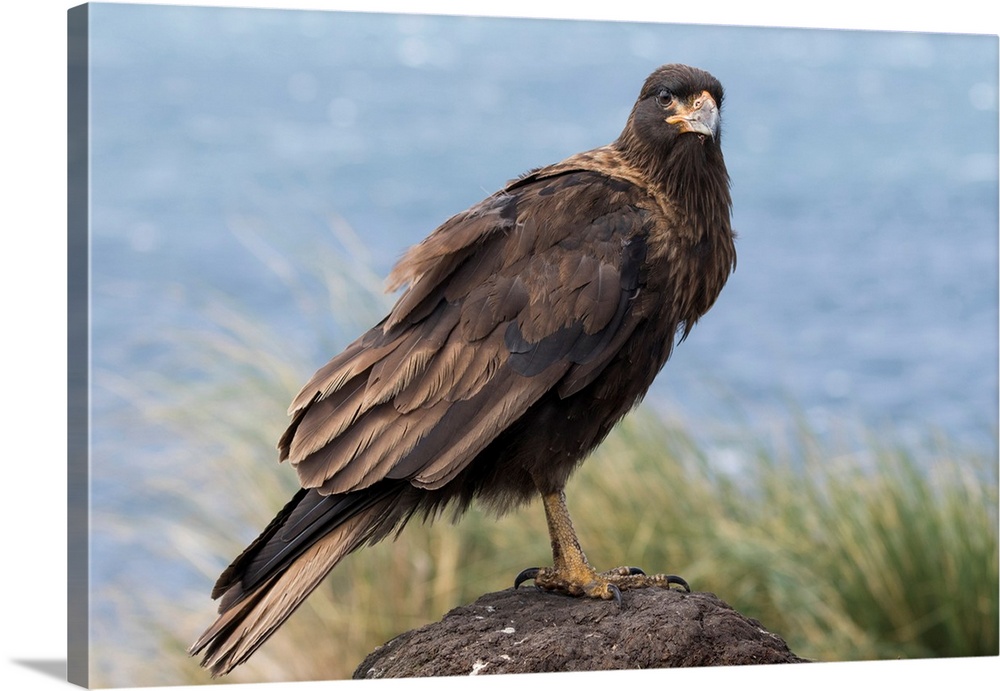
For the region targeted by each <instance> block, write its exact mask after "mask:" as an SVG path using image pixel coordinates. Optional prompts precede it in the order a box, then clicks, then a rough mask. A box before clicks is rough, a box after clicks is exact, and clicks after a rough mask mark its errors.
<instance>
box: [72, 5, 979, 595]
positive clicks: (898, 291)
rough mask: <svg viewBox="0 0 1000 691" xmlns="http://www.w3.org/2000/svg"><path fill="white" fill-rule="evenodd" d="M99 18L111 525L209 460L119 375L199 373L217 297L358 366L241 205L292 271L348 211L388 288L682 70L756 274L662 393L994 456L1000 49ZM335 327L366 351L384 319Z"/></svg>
mask: <svg viewBox="0 0 1000 691" xmlns="http://www.w3.org/2000/svg"><path fill="white" fill-rule="evenodd" d="M90 26H91V53H90V58H91V94H92V105H91V125H92V183H93V187H92V194H91V202H92V230H93V234H92V255H93V262H92V268H93V288H94V292H93V345H94V349H93V360H94V367H95V390H94V405H95V410H94V416H95V417H94V419H95V422H94V439H95V449H96V450H97V455H96V457H95V462H94V465H93V470H94V490H95V497H96V498H97V500H98V502H99V503H103V504H104V508H105V509H106V510H107V511H108V513H109V515H112V516H115V515H117V516H125V517H127V516H128V515H129V512H131V511H135V510H136V509H137V508H139V507H142V508H143V510H144V511H154V512H155V510H156V509H155V507H150V506H149V505H148V502H147V501H146V499H145V498H144V495H143V493H142V492H136V491H135V487H134V486H133V484H132V483H143V482H152V481H153V480H150V479H149V477H148V475H149V473H150V472H153V471H149V470H148V468H151V467H155V468H156V470H155V472H157V473H162V472H163V466H162V465H155V466H147V465H144V461H143V458H144V456H145V455H149V456H154V455H155V456H157V457H162V456H163V455H164V454H166V455H168V456H170V457H172V458H175V459H176V460H175V461H174V462H176V463H177V464H178V465H177V469H178V474H180V473H181V472H182V469H183V467H184V466H185V465H189V464H196V463H198V459H197V458H187V457H186V455H185V453H184V450H183V449H178V448H175V447H174V446H172V444H176V443H177V442H176V441H175V440H171V439H170V438H169V437H165V436H163V435H162V434H158V433H156V432H155V431H154V430H152V429H146V427H145V426H144V425H145V424H147V423H145V422H143V421H142V420H141V419H140V418H139V417H137V416H136V415H134V414H132V413H135V411H129V409H128V406H127V405H125V404H124V403H123V402H122V397H121V395H120V387H121V384H122V381H124V382H128V381H132V380H137V379H140V378H141V377H142V376H144V375H145V374H148V373H149V372H151V371H153V372H156V373H158V374H160V375H162V376H164V377H166V378H174V379H176V380H178V381H183V380H184V377H185V372H186V368H185V363H184V353H183V351H180V350H178V349H177V348H175V347H174V346H173V344H174V343H175V342H176V341H175V339H174V337H173V335H174V334H176V333H178V332H179V331H181V330H184V329H190V328H194V327H198V326H203V325H204V320H205V317H204V314H203V310H202V308H203V307H204V304H205V303H206V301H209V300H211V299H212V298H211V297H210V296H216V295H222V296H225V297H226V298H227V299H228V300H230V301H232V303H234V304H236V305H239V306H240V308H241V309H243V310H245V311H246V312H248V313H250V314H253V315H254V318H255V319H257V320H259V321H260V322H261V323H262V324H264V325H267V326H268V327H269V328H272V329H274V330H275V331H277V332H279V333H283V334H287V338H288V340H289V343H290V344H293V343H294V346H295V347H296V348H300V349H301V348H305V349H306V351H307V357H306V359H307V360H308V361H309V362H310V363H311V365H310V366H309V367H307V368H306V370H304V371H303V372H302V380H303V381H304V380H305V378H306V377H308V376H309V375H310V374H311V372H312V369H314V368H315V367H318V366H319V365H321V364H322V363H323V362H325V360H326V359H327V358H328V357H329V356H331V355H333V354H334V353H333V352H329V344H328V342H327V344H326V345H325V346H321V345H318V344H317V342H316V341H315V339H313V340H310V329H311V328H312V326H311V324H310V323H309V322H308V320H306V319H304V318H303V316H302V315H301V314H300V313H298V312H297V311H296V309H295V301H294V296H293V294H292V292H291V291H290V290H289V288H288V286H287V284H285V283H284V282H282V281H281V280H278V279H277V277H276V275H275V273H273V272H272V271H270V270H269V269H268V268H267V267H266V266H265V264H264V263H263V262H262V261H261V260H260V259H259V258H258V256H257V255H255V253H254V252H253V251H252V250H251V248H250V247H248V245H247V243H246V242H245V241H241V239H240V237H239V236H238V234H236V233H234V232H233V231H232V230H231V228H233V227H234V222H233V219H252V225H253V227H254V228H256V229H257V231H258V232H259V234H260V237H261V238H262V239H263V240H264V241H266V242H267V243H268V244H269V245H270V246H271V247H272V248H274V250H275V251H277V252H278V253H280V254H281V255H282V256H287V257H291V258H294V257H305V256H309V255H310V254H312V253H314V252H315V250H316V248H317V247H319V246H321V245H326V244H330V243H331V238H330V234H329V231H328V227H329V219H330V218H331V217H337V218H339V219H342V220H343V222H345V223H346V224H347V225H348V226H350V227H351V228H353V230H354V231H355V232H356V233H357V234H358V235H359V236H360V237H361V238H363V240H364V244H365V245H366V246H367V247H368V248H369V250H370V258H369V260H370V263H371V266H372V269H373V271H374V272H375V274H377V275H379V276H383V275H384V274H385V273H386V272H387V271H388V269H389V268H390V267H391V264H392V263H393V261H394V260H395V258H396V257H398V256H399V254H400V253H401V252H402V251H403V250H404V249H405V248H406V247H408V246H409V245H411V244H413V243H415V242H417V241H419V240H420V239H421V238H422V237H423V236H425V235H426V234H427V233H428V232H430V231H431V230H432V229H433V228H434V227H435V226H436V225H437V224H439V223H440V222H442V221H443V220H444V219H446V218H447V217H448V216H450V215H451V214H453V213H455V212H457V211H460V210H462V209H464V208H465V207H467V206H468V205H470V204H472V203H474V202H476V201H478V200H479V199H481V198H482V197H483V196H485V195H487V194H489V193H490V192H492V191H494V190H495V189H497V188H498V187H499V186H501V185H502V184H503V183H504V182H505V181H506V180H507V179H509V178H512V177H515V176H517V175H518V174H520V173H521V172H523V171H525V170H527V169H529V168H532V167H535V166H538V165H542V164H546V163H550V162H554V161H557V160H559V159H561V158H563V157H565V156H567V155H569V154H571V153H574V152H576V151H580V150H584V149H588V148H591V147H594V146H598V145H601V144H604V143H607V142H609V141H611V140H612V139H614V138H615V137H616V136H617V134H618V133H619V132H620V130H621V128H622V125H623V124H624V121H625V118H626V116H627V114H628V111H629V108H630V107H631V105H632V102H633V100H634V98H635V95H636V92H637V90H638V88H639V86H640V84H641V83H642V81H643V79H644V78H645V77H646V76H647V74H648V73H649V72H650V71H651V70H652V69H653V68H655V67H656V66H658V65H660V64H662V63H665V62H687V63H690V64H694V65H698V66H700V67H703V68H705V69H707V70H709V71H711V72H712V73H714V74H715V75H716V76H717V77H718V78H719V79H720V80H721V81H722V82H723V84H724V85H725V87H726V94H727V95H726V101H725V106H724V109H723V123H724V124H723V126H724V136H723V145H724V150H725V154H726V158H727V162H728V165H729V170H730V174H731V176H732V179H733V198H734V224H735V227H736V228H737V230H738V232H739V240H738V251H739V265H738V268H737V271H736V273H735V274H734V276H733V277H732V279H731V280H730V283H729V285H728V286H727V287H726V289H725V291H724V292H723V294H722V297H721V298H720V300H719V302H718V304H717V305H716V306H715V307H714V308H713V309H712V311H711V312H710V313H709V314H708V315H707V316H706V317H705V318H704V319H703V320H702V322H700V323H699V324H698V326H697V327H696V328H695V330H694V332H693V333H692V335H691V336H690V337H689V338H688V340H687V341H686V342H684V343H683V344H682V345H681V346H680V348H679V349H678V350H677V351H676V354H675V356H674V357H673V359H672V361H671V362H670V363H669V364H668V365H667V368H666V370H665V371H664V373H663V374H662V375H661V377H660V379H659V380H658V382H657V384H656V385H655V387H654V389H653V391H652V392H651V393H650V396H649V401H650V402H651V403H652V404H653V405H654V406H655V407H657V408H659V409H660V410H662V411H664V412H665V413H667V414H671V415H677V416H680V417H682V418H683V419H685V420H687V421H689V424H690V425H691V427H692V428H693V429H694V430H696V431H699V432H704V433H711V432H712V431H713V430H718V429H723V430H724V429H727V428H728V427H729V426H731V425H733V424H734V423H737V422H738V423H739V424H738V425H737V428H738V429H743V430H744V432H745V431H746V429H747V428H746V426H745V425H746V424H749V426H750V429H752V430H759V431H761V432H766V431H768V430H771V429H773V428H776V427H777V428H780V427H781V426H782V425H787V424H789V423H790V422H791V419H792V414H793V412H798V413H801V414H802V415H803V416H804V417H805V418H806V419H807V420H808V421H809V422H810V424H812V425H813V426H814V427H816V428H817V429H819V430H824V429H835V428H836V427H837V426H838V425H840V424H843V423H844V421H847V424H852V423H853V422H860V423H863V424H865V425H870V426H872V428H878V429H881V428H882V426H883V425H888V426H891V428H892V430H893V434H896V435H898V436H900V437H902V438H904V439H921V438H923V437H924V436H925V435H928V434H931V433H940V434H942V435H943V436H945V437H947V438H948V439H950V440H951V441H952V442H954V443H956V444H958V445H960V446H965V447H970V448H973V449H978V450H986V451H990V450H992V449H993V448H994V446H995V438H994V436H993V428H994V426H995V423H996V420H997V415H998V409H997V397H998V387H997V381H998V372H997V361H998V338H997V333H998V300H997V295H998V271H997V267H998V261H997V257H998V241H997V238H998V211H997V209H998V195H997V190H998V179H997V167H998V159H997V152H998V142H997V122H998V120H997V82H998V75H997V47H998V45H997V39H996V37H983V36H947V35H928V34H893V33H879V32H837V31H805V30H802V31H799V30H789V29H775V30H769V29H757V28H753V29H742V28H737V27H695V26H674V25H654V24H632V23H590V22H571V21H544V20H512V19H472V18H460V17H458V18H444V17H437V18H434V17H406V16H395V15H362V14H342V13H323V12H290V11H265V10H238V9H199V8H184V7H156V6H127V5H100V4H97V5H92V6H91V25H90ZM236 226H239V223H236ZM348 307H349V306H348V305H345V306H344V308H345V310H346V309H348ZM337 316H338V317H343V318H342V319H331V322H336V323H334V324H333V325H332V326H331V327H330V328H331V329H332V330H333V334H334V336H333V338H334V341H335V342H337V343H339V344H341V345H342V344H345V343H346V342H348V341H349V340H351V339H352V338H353V337H354V336H355V335H356V333H357V330H358V329H360V328H361V326H360V325H355V326H354V327H353V329H354V330H353V331H352V329H351V328H345V327H343V326H341V327H337V324H343V323H345V320H346V322H347V323H353V322H350V320H349V319H346V316H345V315H337ZM378 316H380V315H378V314H373V318H375V317H378ZM338 328H339V329H340V330H339V331H338ZM324 347H325V348H327V350H323V348H324ZM310 349H312V350H310ZM109 373H113V374H114V375H115V377H118V378H117V379H116V378H115V377H112V376H110V375H109ZM116 382H117V383H116ZM113 384H114V385H113ZM116 386H117V387H118V388H117V389H116V388H115V387H116ZM286 404H287V400H276V401H274V402H273V408H274V411H275V414H276V415H278V416H281V415H283V411H284V408H285V406H286ZM734 409H735V410H736V411H737V412H736V413H734V412H733V411H734ZM735 417H739V418H740V420H739V421H737V420H736V419H735ZM739 425H744V426H743V427H739ZM137 430H138V431H137ZM709 436H711V434H709ZM122 439H128V440H129V444H130V453H128V454H122V453H120V449H119V447H120V444H118V445H117V446H116V443H115V442H120V441H121V440H122ZM102 449H104V450H106V453H105V454H104V455H102V454H101V451H102ZM116 449H119V450H118V451H116ZM144 469H147V470H144ZM123 477H124V478H125V481H124V482H123V481H122V478H123ZM95 547H96V549H97V550H98V556H99V557H100V558H98V559H95V566H94V568H95V574H96V575H95V580H96V581H97V582H98V583H100V582H101V581H102V579H111V578H114V577H120V573H119V570H120V569H121V565H120V564H119V563H117V562H115V561H114V560H115V557H116V555H118V554H120V550H121V549H122V548H121V546H120V545H118V544H117V543H115V542H114V540H111V539H107V540H105V539H104V538H102V537H100V536H99V537H98V539H97V540H96V544H95ZM131 548H134V546H132V547H131ZM159 558H160V557H151V559H152V560H153V563H154V564H155V563H157V562H156V560H157V559H159ZM108 563H114V567H110V566H108V565H107V564H108ZM148 566H149V564H147V565H146V567H147V568H148ZM159 566H160V567H161V568H162V571H161V572H162V573H164V574H171V575H172V576H177V577H181V575H179V574H173V572H172V569H175V568H178V567H176V566H175V565H172V564H171V563H169V562H164V563H162V564H160V565H159ZM116 574H117V576H116Z"/></svg>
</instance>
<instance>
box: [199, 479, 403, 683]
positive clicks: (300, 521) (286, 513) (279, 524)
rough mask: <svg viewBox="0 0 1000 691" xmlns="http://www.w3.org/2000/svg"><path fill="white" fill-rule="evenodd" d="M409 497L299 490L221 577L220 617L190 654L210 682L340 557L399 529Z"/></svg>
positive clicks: (388, 491)
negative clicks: (209, 676) (196, 657)
mask: <svg viewBox="0 0 1000 691" xmlns="http://www.w3.org/2000/svg"><path fill="white" fill-rule="evenodd" d="M408 489H410V490H411V491H410V492H408V491H407V490H408ZM411 494H412V487H411V486H410V484H409V483H408V482H405V481H403V482H387V481H383V482H379V483H376V484H375V485H373V486H371V487H369V488H367V489H364V490H361V491H358V492H351V493H349V494H341V495H325V496H324V495H321V494H320V493H319V492H317V491H316V490H305V489H303V490H299V491H298V492H297V493H296V494H295V496H294V497H293V498H292V500H291V501H290V502H289V503H288V504H287V505H286V506H285V508H283V509H282V510H281V511H280V512H279V513H278V515H277V516H275V517H274V520H272V521H271V523H270V525H268V526H267V528H265V529H264V532H263V533H261V535H260V537H258V538H257V539H256V540H254V541H253V543H251V544H250V546H249V547H247V548H246V549H245V550H244V551H243V553H242V554H241V555H240V556H238V557H237V558H236V560H235V561H234V562H233V563H232V564H230V566H229V568H227V569H226V570H225V571H224V572H223V573H222V575H221V576H220V577H219V580H218V581H217V582H216V584H215V588H214V589H213V591H212V598H213V599H216V598H219V597H221V598H222V599H221V601H220V603H219V618H218V619H217V620H216V622H215V623H214V624H212V626H210V627H209V628H208V629H207V630H206V631H205V633H203V634H202V635H201V637H200V638H199V639H198V640H197V641H196V642H195V643H194V645H192V646H191V648H190V650H189V652H190V654H191V655H198V654H200V653H202V652H204V654H205V656H204V658H203V659H202V662H201V665H202V666H203V667H207V668H208V669H209V670H211V672H212V676H213V677H217V676H220V675H223V674H227V673H229V672H230V671H232V669H233V668H234V667H236V666H237V665H239V664H241V663H243V662H245V661H246V660H247V658H249V657H250V656H251V655H252V654H253V653H254V651H255V650H257V648H259V647H260V646H261V644H263V643H264V641H266V640H267V639H268V638H269V637H270V636H271V634H273V633H274V632H275V631H276V630H277V629H278V627H279V626H281V624H282V623H284V621H285V620H286V619H287V618H288V617H289V616H290V615H291V614H292V612H294V611H295V609H296V608H297V607H298V606H299V605H300V604H302V601H303V600H305V598H306V597H307V596H308V595H309V593H311V592H312V591H313V590H314V589H315V588H316V586H318V585H319V583H320V581H322V580H323V578H324V577H325V576H326V575H327V574H328V573H329V572H330V570H331V569H332V568H333V567H334V566H336V565H337V563H338V562H339V561H340V560H341V559H343V558H344V556H346V555H347V554H349V553H351V552H353V551H354V550H355V549H357V548H358V547H360V546H362V545H363V544H364V543H366V542H368V543H371V542H377V541H378V540H381V539H382V538H384V537H385V536H386V535H388V534H389V533H390V532H392V531H393V529H394V528H395V527H396V526H397V525H399V527H402V525H403V523H405V521H406V519H407V518H408V517H409V515H410V514H412V513H413V510H414V509H415V506H414V505H412V502H407V500H406V498H407V497H409V496H410V495H411ZM407 504H410V505H407Z"/></svg>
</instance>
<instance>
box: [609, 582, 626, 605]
mask: <svg viewBox="0 0 1000 691" xmlns="http://www.w3.org/2000/svg"><path fill="white" fill-rule="evenodd" d="M608 590H610V591H611V597H612V598H614V601H615V603H616V604H617V605H618V609H619V610H620V609H622V606H623V605H622V591H621V589H620V588H619V587H618V586H617V585H615V584H614V583H609V584H608Z"/></svg>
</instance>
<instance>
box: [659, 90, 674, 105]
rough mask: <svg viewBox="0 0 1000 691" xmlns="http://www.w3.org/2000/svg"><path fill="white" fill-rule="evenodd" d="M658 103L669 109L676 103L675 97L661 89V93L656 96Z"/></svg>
mask: <svg viewBox="0 0 1000 691" xmlns="http://www.w3.org/2000/svg"><path fill="white" fill-rule="evenodd" d="M656 102H657V103H658V104H660V106H662V107H663V108H668V107H669V106H670V105H671V104H673V102H674V95H673V94H672V93H670V91H668V90H667V89H660V92H659V93H658V94H656Z"/></svg>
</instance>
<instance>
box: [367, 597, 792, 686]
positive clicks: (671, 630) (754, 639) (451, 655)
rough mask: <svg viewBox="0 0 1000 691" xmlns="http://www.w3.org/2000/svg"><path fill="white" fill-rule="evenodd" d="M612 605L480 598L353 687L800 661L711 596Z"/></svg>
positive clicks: (411, 634) (380, 657) (401, 644)
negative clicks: (396, 680) (397, 680)
mask: <svg viewBox="0 0 1000 691" xmlns="http://www.w3.org/2000/svg"><path fill="white" fill-rule="evenodd" d="M623 599H624V602H623V607H622V609H621V610H619V609H618V607H617V606H616V605H615V603H614V602H610V601H603V600H589V599H584V598H572V597H566V596H563V595H557V594H554V593H546V592H542V591H540V590H538V589H535V588H520V589H517V590H514V589H509V590H503V591H501V592H498V593H490V594H488V595H484V596H482V597H481V598H479V599H478V600H476V601H475V602H473V603H472V604H470V605H466V606H464V607H458V608H456V609H453V610H452V611H451V612H449V613H448V614H446V615H445V616H444V618H443V619H442V620H441V621H439V622H437V623H434V624H428V625H427V626H423V627H421V628H419V629H414V630H412V631H408V632H406V633H404V634H402V635H400V636H397V637H396V638H394V639H392V640H391V641H389V642H388V643H386V644H385V645H383V646H381V647H379V648H378V649H377V650H375V651H374V652H372V653H371V654H370V655H368V657H366V658H365V660H364V662H362V663H361V665H359V666H358V668H357V669H356V670H355V672H354V678H355V679H376V678H383V677H431V676H435V677H436V676H453V675H473V674H517V673H530V672H566V671H593V670H607V669H648V668H656V667H703V666H709V665H759V664H774V663H784V662H807V660H804V659H802V658H800V657H798V656H797V655H795V654H794V653H792V652H791V651H790V650H789V649H788V645H787V644H786V643H785V642H784V641H783V640H782V639H781V638H779V637H778V636H776V635H774V634H773V633H770V632H768V631H765V630H764V628H763V627H762V626H761V625H760V623H759V622H757V621H755V620H753V619H748V618H747V617H744V616H743V615H742V614H740V613H739V612H737V611H736V610H734V609H733V608H732V607H730V606H729V605H727V604H726V603H725V602H723V601H722V600H720V599H719V598H717V597H715V595H712V594H711V593H687V592H682V591H679V590H666V589H660V588H648V589H643V590H632V591H627V592H625V593H624V594H623Z"/></svg>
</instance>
